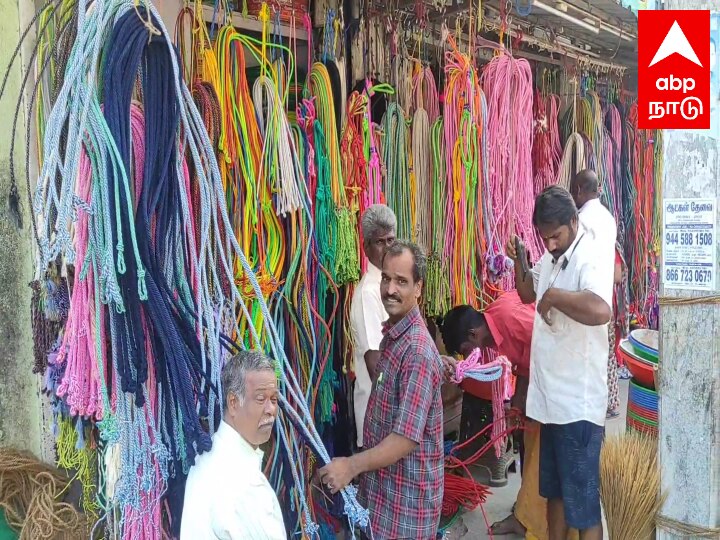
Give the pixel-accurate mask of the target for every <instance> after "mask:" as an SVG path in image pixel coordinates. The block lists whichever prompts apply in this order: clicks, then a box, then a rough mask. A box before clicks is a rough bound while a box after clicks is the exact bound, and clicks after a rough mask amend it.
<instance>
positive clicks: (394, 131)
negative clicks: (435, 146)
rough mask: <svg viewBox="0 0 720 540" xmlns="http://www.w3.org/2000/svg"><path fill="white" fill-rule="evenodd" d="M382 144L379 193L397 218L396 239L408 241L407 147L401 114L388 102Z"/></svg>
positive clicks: (410, 214)
mask: <svg viewBox="0 0 720 540" xmlns="http://www.w3.org/2000/svg"><path fill="white" fill-rule="evenodd" d="M383 131H384V132H385V144H384V146H383V161H384V163H385V167H386V174H385V186H384V189H383V191H384V192H385V196H386V197H387V204H388V206H389V207H390V208H392V210H393V212H395V216H396V217H397V236H398V238H405V239H408V240H410V239H411V238H412V233H413V228H412V208H413V204H412V201H408V200H407V199H408V194H409V193H410V191H411V190H410V169H409V163H408V157H409V156H408V148H407V135H408V134H407V131H408V129H407V124H406V122H405V113H404V112H403V110H402V108H401V107H400V105H398V104H397V103H390V105H388V108H387V112H386V113H385V116H384V118H383Z"/></svg>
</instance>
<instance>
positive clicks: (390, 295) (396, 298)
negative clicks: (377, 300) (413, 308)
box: [382, 294, 400, 302]
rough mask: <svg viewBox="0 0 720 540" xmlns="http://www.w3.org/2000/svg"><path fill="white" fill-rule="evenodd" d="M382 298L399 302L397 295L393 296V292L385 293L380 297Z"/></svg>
mask: <svg viewBox="0 0 720 540" xmlns="http://www.w3.org/2000/svg"><path fill="white" fill-rule="evenodd" d="M382 299H383V300H395V301H397V302H400V298H399V297H398V296H395V295H394V294H386V295H385V296H383V297H382Z"/></svg>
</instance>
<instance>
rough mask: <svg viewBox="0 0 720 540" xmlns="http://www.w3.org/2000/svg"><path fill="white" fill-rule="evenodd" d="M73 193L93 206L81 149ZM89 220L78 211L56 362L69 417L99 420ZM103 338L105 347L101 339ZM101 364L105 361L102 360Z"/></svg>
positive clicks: (86, 159)
mask: <svg viewBox="0 0 720 540" xmlns="http://www.w3.org/2000/svg"><path fill="white" fill-rule="evenodd" d="M75 190H76V193H75V194H76V196H77V197H78V198H79V199H80V200H81V201H83V202H85V203H86V204H91V203H92V201H91V191H92V166H91V164H90V158H89V157H88V155H87V154H86V153H85V151H84V149H83V151H82V153H81V155H80V174H79V175H78V178H77V183H76V186H75ZM89 220H90V215H89V214H88V213H87V211H86V210H85V209H83V208H79V209H78V219H77V224H76V226H75V237H74V239H73V244H74V247H75V253H76V261H77V268H76V273H75V283H74V286H73V289H72V298H71V301H70V311H69V313H68V322H67V326H66V327H65V334H64V335H63V339H62V344H61V347H60V350H59V352H58V355H57V358H56V360H55V363H56V364H58V365H61V364H62V363H66V366H65V373H64V375H63V378H62V381H61V382H60V384H59V385H58V388H57V395H58V396H59V397H65V398H66V401H67V404H68V406H69V407H70V414H72V415H80V416H85V417H93V418H95V419H96V420H101V419H102V417H103V412H104V411H103V402H102V394H101V391H100V381H99V374H98V358H97V354H96V336H95V332H96V331H97V328H96V326H95V272H94V271H93V266H92V264H91V260H92V256H88V235H89ZM84 270H85V273H84V275H83V271H84ZM102 339H103V344H104V336H102ZM100 361H103V362H104V358H102V359H100Z"/></svg>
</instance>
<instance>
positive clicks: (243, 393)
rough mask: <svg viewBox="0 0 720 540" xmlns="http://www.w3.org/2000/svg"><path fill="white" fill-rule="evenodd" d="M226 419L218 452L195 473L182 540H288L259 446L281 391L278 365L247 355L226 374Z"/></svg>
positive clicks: (260, 355) (228, 367) (189, 486)
mask: <svg viewBox="0 0 720 540" xmlns="http://www.w3.org/2000/svg"><path fill="white" fill-rule="evenodd" d="M221 383H222V393H223V403H224V406H225V409H224V415H223V420H222V422H221V423H220V427H219V428H218V430H217V432H216V433H215V435H214V436H213V445H212V449H211V450H210V451H209V452H206V453H205V454H202V455H200V456H199V457H198V458H197V460H196V462H195V465H194V466H193V467H192V468H191V469H190V474H189V475H188V479H187V485H186V487H185V502H184V506H183V516H182V525H181V531H180V539H181V540H197V539H199V538H203V539H208V540H210V539H213V538H217V539H219V538H222V539H233V540H240V539H247V538H252V539H253V540H285V539H286V538H287V533H286V532H285V526H284V524H283V518H282V513H281V512H280V505H279V504H278V500H277V496H276V495H275V492H274V491H273V489H272V488H271V487H270V483H269V482H268V481H267V478H265V475H264V474H263V472H262V469H261V466H262V458H263V453H262V451H261V450H260V449H259V448H258V447H259V446H260V445H261V444H264V443H265V442H267V441H268V439H269V438H270V435H271V434H272V429H273V425H274V423H275V416H276V414H277V398H278V389H277V381H276V378H275V369H274V366H273V363H272V361H271V360H270V359H269V358H268V357H267V356H265V355H264V354H263V353H261V352H258V351H242V352H241V353H239V354H237V355H236V356H234V357H232V358H231V359H230V360H228V362H227V363H226V364H225V366H224V367H223V370H222V374H221Z"/></svg>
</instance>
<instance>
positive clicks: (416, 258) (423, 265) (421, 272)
mask: <svg viewBox="0 0 720 540" xmlns="http://www.w3.org/2000/svg"><path fill="white" fill-rule="evenodd" d="M406 251H409V252H410V253H411V254H412V256H413V279H414V280H415V283H417V282H418V281H425V272H426V271H427V257H426V256H425V252H424V251H423V250H422V248H421V247H420V246H418V245H417V244H416V243H414V242H409V241H407V240H396V241H395V242H394V243H393V244H392V245H391V246H390V247H389V248H387V249H386V250H385V254H384V255H383V263H385V259H386V258H387V257H388V256H390V257H397V256H399V255H402V254H403V253H405V252H406Z"/></svg>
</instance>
